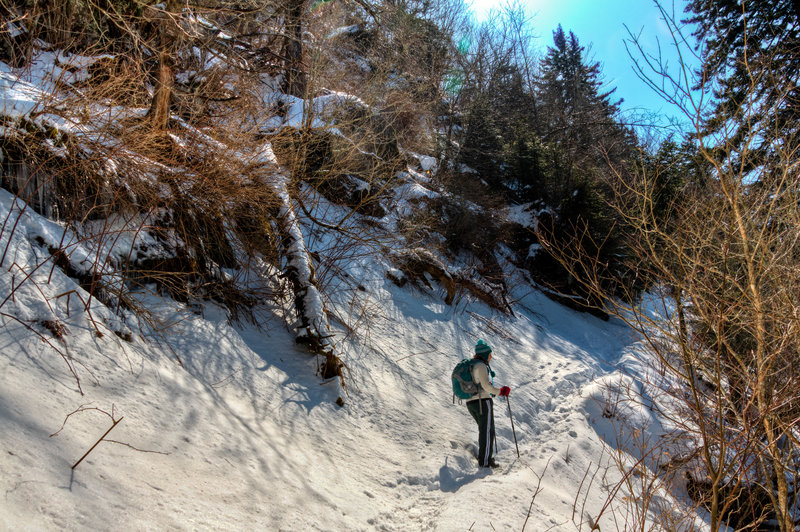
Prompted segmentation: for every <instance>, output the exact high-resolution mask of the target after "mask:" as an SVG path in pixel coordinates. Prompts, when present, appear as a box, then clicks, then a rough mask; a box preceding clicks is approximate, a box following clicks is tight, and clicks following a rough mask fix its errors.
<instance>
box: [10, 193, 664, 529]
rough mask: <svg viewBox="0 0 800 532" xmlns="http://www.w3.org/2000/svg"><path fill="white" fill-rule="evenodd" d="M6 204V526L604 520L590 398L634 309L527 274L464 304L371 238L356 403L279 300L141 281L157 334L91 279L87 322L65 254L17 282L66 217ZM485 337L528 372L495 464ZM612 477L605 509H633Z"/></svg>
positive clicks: (506, 378)
mask: <svg viewBox="0 0 800 532" xmlns="http://www.w3.org/2000/svg"><path fill="white" fill-rule="evenodd" d="M11 205H12V197H11V195H9V194H8V193H7V192H5V191H2V190H0V220H5V221H7V223H6V225H5V226H4V228H3V230H2V236H1V237H0V251H3V250H5V249H6V248H7V247H8V250H9V251H8V253H7V254H6V258H5V262H4V263H3V265H2V273H0V302H2V306H0V312H2V315H0V324H2V327H0V472H2V474H0V492H2V497H0V529H7V530H19V529H31V530H59V529H81V530H112V529H114V530H120V529H123V530H143V529H152V530H207V529H217V530H268V529H269V530H415V531H416V530H443V531H444V530H468V529H469V530H520V529H522V528H523V527H525V530H577V529H585V530H588V529H589V528H590V525H589V524H588V523H589V522H590V521H593V520H594V519H595V518H596V516H597V515H598V514H600V513H601V511H603V507H604V505H605V503H606V500H607V497H608V496H609V488H610V487H611V486H613V485H614V483H615V482H616V480H617V479H618V478H619V473H617V471H616V468H615V467H614V464H613V461H611V460H610V456H611V455H610V454H609V453H608V452H606V451H604V448H605V447H604V445H603V443H602V440H601V437H600V436H601V435H602V433H608V431H609V430H610V428H612V424H611V423H610V420H609V419H606V418H604V417H603V416H602V412H603V408H604V406H603V404H602V402H600V403H598V402H597V401H595V399H594V398H595V397H601V396H602V393H601V392H599V391H598V390H599V388H598V386H597V384H596V383H597V382H598V379H603V378H606V379H607V378H609V375H614V374H616V372H618V366H617V364H618V362H619V361H620V360H622V359H623V357H631V356H635V355H636V353H637V351H636V347H637V346H636V343H635V338H633V336H632V334H631V332H630V330H629V329H627V328H626V327H625V326H623V325H622V324H621V323H620V322H615V321H610V322H603V321H601V320H598V319H596V318H594V317H591V316H588V315H583V314H578V313H576V312H573V311H571V310H568V309H565V308H564V307H561V306H559V305H557V304H555V303H553V302H552V301H550V300H548V299H547V298H545V297H543V296H542V295H541V294H539V293H538V292H536V291H533V290H530V288H528V291H527V292H526V293H517V294H515V296H516V297H517V298H518V301H517V303H516V304H515V306H514V309H515V313H516V315H515V316H513V317H512V316H504V315H500V314H497V313H493V312H492V311H490V310H489V309H488V307H486V306H484V305H483V304H480V303H476V302H470V301H467V300H461V301H457V303H456V304H455V305H453V306H448V305H445V304H444V303H443V302H442V300H441V299H442V298H441V297H440V296H441V294H437V293H434V292H422V291H419V290H417V289H415V288H411V287H405V288H399V287H397V286H395V285H394V284H392V283H391V282H389V281H388V280H387V279H386V275H385V274H386V270H387V268H388V264H386V263H384V262H383V260H382V259H380V258H377V257H374V256H373V258H362V259H361V260H359V261H354V262H352V263H351V268H352V269H351V270H350V273H349V275H350V279H358V280H359V281H358V284H360V285H361V287H363V290H357V292H358V294H360V295H359V297H360V298H362V299H361V301H362V303H361V306H362V308H364V309H366V310H365V313H366V315H367V316H368V317H369V321H368V322H367V323H364V324H363V325H362V326H361V328H360V329H359V336H357V337H356V336H350V337H348V338H345V335H344V334H343V333H344V332H345V331H344V330H342V327H341V326H339V329H338V330H337V332H338V333H339V334H338V335H337V349H338V350H339V352H340V353H341V354H342V357H343V360H344V361H345V362H346V363H347V365H348V369H349V372H348V374H347V376H348V380H347V391H348V394H349V396H348V397H347V402H346V403H345V406H344V407H341V408H340V407H338V406H336V404H335V403H334V399H335V398H336V394H337V390H336V386H335V384H332V383H322V384H321V383H320V381H319V379H318V378H317V377H315V376H314V370H315V368H314V361H313V359H311V358H309V357H308V355H306V354H305V353H304V352H303V351H302V350H301V349H300V348H298V347H296V346H295V345H294V343H293V339H292V338H293V337H292V335H291V334H290V333H289V332H288V331H287V330H286V328H285V326H284V325H283V323H284V321H283V320H282V319H281V313H282V309H279V308H264V309H263V310H262V314H261V316H262V317H263V323H262V325H263V326H262V328H261V329H257V328H255V327H248V326H232V325H231V324H230V323H229V322H228V320H227V317H226V315H225V313H224V312H223V311H222V310H221V309H219V308H217V307H215V306H213V305H210V304H209V305H207V306H206V307H205V308H204V309H203V312H202V314H195V313H194V312H191V311H190V310H189V309H187V308H185V307H183V306H182V305H180V304H177V303H175V302H172V301H170V300H161V299H157V298H155V297H153V296H143V297H147V298H148V299H147V300H146V303H147V305H148V307H149V308H150V309H151V310H152V312H153V316H154V318H155V319H156V321H157V323H159V324H161V325H163V330H162V331H161V332H160V333H159V334H155V332H154V329H152V328H151V327H139V324H138V323H137V322H136V320H135V319H133V318H132V317H128V318H127V321H126V318H124V317H123V318H120V317H119V316H117V315H115V314H114V313H112V312H111V311H110V310H109V309H107V308H105V307H103V305H102V304H100V302H99V301H96V300H95V301H93V302H92V306H91V318H92V319H93V320H94V324H93V323H92V321H90V319H89V317H90V316H89V314H87V313H86V312H84V311H83V304H82V303H81V302H80V299H79V297H78V296H79V295H80V296H82V297H83V298H84V300H85V299H86V298H87V296H86V293H85V292H83V291H82V290H81V289H80V288H79V287H78V286H77V285H76V284H75V282H74V281H73V280H72V279H70V278H68V277H66V276H65V275H64V274H63V273H62V272H61V270H59V269H58V268H55V269H54V270H53V272H52V276H51V272H50V270H51V268H50V264H49V263H48V264H47V265H46V266H45V267H43V268H40V269H39V270H38V271H36V272H34V273H33V274H32V275H31V276H30V278H28V279H27V280H26V281H25V282H24V283H23V282H22V280H23V278H24V277H25V276H26V275H27V274H26V273H23V272H28V273H30V270H31V269H32V267H33V266H34V265H35V264H39V263H41V261H42V259H43V258H44V257H46V256H47V255H48V253H47V252H46V250H44V249H42V248H41V247H39V246H38V245H37V244H36V242H35V240H31V237H32V236H34V235H37V234H42V232H43V231H47V230H53V224H52V222H49V221H47V220H45V219H44V218H41V217H39V216H38V215H36V214H35V213H33V212H32V211H31V210H29V209H28V210H26V211H25V214H24V215H22V217H21V218H19V223H16V220H17V217H18V212H15V213H12V215H11V216H10V217H9V209H10V208H11ZM12 227H13V231H12V230H11V228H12ZM48 228H49V229H48ZM9 239H11V240H9ZM48 281H49V282H48ZM519 286H523V285H522V284H520V285H519ZM70 292H71V294H70V295H69V296H67V295H63V294H67V293H70ZM12 293H13V295H12ZM7 296H8V297H7ZM58 296H62V297H58ZM48 302H49V304H48ZM68 305H69V308H68ZM341 311H342V312H344V310H343V309H342V310H341ZM54 323H61V324H63V327H64V328H63V333H59V334H60V335H61V336H62V339H58V338H56V337H55V336H54V333H53V330H54V329H55V330H58V329H57V327H54V325H53V324H54ZM333 325H334V327H337V324H336V323H335V322H334V323H333ZM114 331H117V333H116V334H115V332H114ZM141 331H150V332H149V333H146V335H145V336H142V335H141V334H140V332H141ZM126 332H132V333H133V334H132V335H127V334H126ZM43 338H45V339H47V341H49V342H50V344H51V345H48V344H47V343H45V342H44V341H43ZM478 338H484V339H486V340H487V341H488V342H489V343H490V344H491V345H492V346H493V347H494V352H495V357H494V360H493V369H494V370H495V371H496V372H497V377H496V383H497V384H503V385H506V384H507V385H509V386H511V390H512V391H511V397H510V401H509V403H508V404H506V402H505V401H504V400H501V399H496V400H495V407H496V422H497V428H498V433H497V436H498V442H497V443H498V448H499V454H498V461H499V462H500V464H501V467H499V468H497V469H494V470H488V469H480V468H478V467H477V462H476V460H475V458H474V457H473V453H474V447H475V440H476V432H477V429H476V426H475V424H474V422H473V421H472V419H471V418H470V416H469V414H468V413H467V410H466V407H465V406H463V405H458V404H453V401H452V395H451V391H450V371H451V369H452V367H453V366H454V365H455V363H456V362H457V361H458V360H460V359H461V358H462V357H465V356H471V353H472V347H473V345H474V343H475V341H476V340H477V339H478ZM178 360H180V361H181V363H182V365H181V364H179V362H178ZM73 373H74V374H73ZM76 375H77V377H78V378H79V379H80V381H79V383H80V384H78V381H77V380H76ZM81 390H82V393H81ZM509 406H510V408H511V412H512V413H513V422H514V425H513V426H514V429H513V430H512V425H511V420H510V419H509ZM113 421H118V422H119V423H118V424H117V425H116V426H115V427H114V428H113V430H112V431H111V432H110V433H109V434H108V435H107V436H106V438H105V441H103V442H102V443H100V444H99V445H98V446H97V447H96V448H94V450H92V451H91V453H89V455H88V456H87V457H86V459H85V460H83V462H81V463H80V464H79V465H78V466H77V467H75V468H74V469H71V467H72V466H73V464H75V463H76V462H77V461H78V460H79V459H80V458H81V456H83V455H84V453H85V452H86V451H87V450H89V449H90V447H91V446H92V445H93V444H94V443H95V442H96V441H97V440H98V439H99V438H100V437H101V436H102V435H103V434H104V433H105V432H106V430H108V429H109V427H111V426H112V422H113ZM514 432H515V433H516V441H517V443H518V445H519V453H520V456H519V457H517V452H516V448H515V438H514ZM599 433H600V434H599ZM609 441H611V439H609ZM537 487H538V491H537ZM616 495H617V503H616V504H615V505H614V506H612V508H614V509H615V512H614V513H612V510H611V509H606V510H605V511H604V513H603V518H602V519H601V523H606V524H604V525H602V526H603V528H602V529H603V530H607V529H609V528H612V529H613V528H619V529H624V528H626V525H631V524H633V523H634V522H635V516H633V515H631V514H629V513H625V511H624V509H622V508H624V506H625V505H624V503H623V502H622V501H623V500H624V497H625V496H626V493H625V492H624V491H620V492H617V493H616ZM670 504H671V503H670Z"/></svg>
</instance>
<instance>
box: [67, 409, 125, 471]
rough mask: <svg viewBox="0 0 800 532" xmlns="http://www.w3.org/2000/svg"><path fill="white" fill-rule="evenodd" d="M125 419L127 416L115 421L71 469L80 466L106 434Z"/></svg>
mask: <svg viewBox="0 0 800 532" xmlns="http://www.w3.org/2000/svg"><path fill="white" fill-rule="evenodd" d="M123 419H125V418H122V417H121V418H119V419H118V420H116V421H114V423H113V424H112V425H111V427H109V429H108V430H107V431H106V432H105V434H103V435H102V436H100V439H99V440H97V441H96V442H95V443H94V445H92V447H91V448H90V449H89V450H88V451H86V454H84V455H83V456H81V458H80V460H78V461H77V462H75V463H74V464H73V466H72V468H71V469H75V468H76V467H78V464H80V463H81V462H83V459H84V458H86V457H87V456H89V453H91V452H92V451H94V448H95V447H97V446H98V445H100V442H101V441H103V438H105V437H106V436H108V433H109V432H111V431H112V430H113V429H114V427H116V426H117V425H119V422H120V421H122V420H123Z"/></svg>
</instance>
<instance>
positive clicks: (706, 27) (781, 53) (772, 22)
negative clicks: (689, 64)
mask: <svg viewBox="0 0 800 532" xmlns="http://www.w3.org/2000/svg"><path fill="white" fill-rule="evenodd" d="M686 11H687V12H688V13H690V17H689V19H688V21H687V22H689V23H691V24H695V25H696V27H697V30H696V31H695V33H694V36H695V37H696V38H697V40H698V42H702V43H704V44H705V46H704V47H703V55H702V61H703V64H702V67H701V71H702V72H701V73H702V78H701V79H704V80H713V82H714V83H715V85H714V97H715V108H714V109H713V113H712V115H711V117H710V119H708V120H707V121H706V122H705V124H704V126H705V130H704V131H703V132H702V133H703V135H704V136H705V137H706V138H709V139H711V140H710V141H711V142H712V143H713V142H714V140H713V139H714V138H715V137H719V136H720V134H721V133H724V134H725V137H726V138H727V140H728V142H726V144H725V145H720V146H719V148H720V149H722V150H726V151H729V150H733V152H734V153H736V154H737V158H738V162H739V164H742V165H743V166H744V167H745V169H746V170H748V171H749V170H750V169H753V168H757V167H763V166H764V165H766V166H769V165H775V164H779V162H778V161H779V160H780V158H781V157H780V155H779V154H777V153H776V145H775V141H776V139H781V140H780V142H779V143H778V144H779V146H778V147H777V150H778V151H784V152H785V151H786V148H787V146H786V142H787V141H789V142H790V143H791V146H790V147H791V149H790V151H794V150H795V149H796V147H797V142H798V141H797V138H798V133H800V107H798V103H800V48H799V47H800V3H799V2H797V1H796V0H794V1H793V0H774V1H769V2H763V1H758V0H746V1H744V2H732V1H727V0H726V1H723V0H692V1H691V2H690V3H689V4H688V6H687V8H686ZM727 131H732V132H733V134H728V133H727ZM755 132H757V134H754V133H755Z"/></svg>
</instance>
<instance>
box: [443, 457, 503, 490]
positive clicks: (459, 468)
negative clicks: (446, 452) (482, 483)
mask: <svg viewBox="0 0 800 532" xmlns="http://www.w3.org/2000/svg"><path fill="white" fill-rule="evenodd" d="M449 459H450V457H445V459H444V465H443V466H442V467H440V468H439V489H441V490H442V491H444V492H448V493H455V492H457V491H458V490H459V489H460V488H461V487H462V486H465V485H467V484H469V483H470V482H472V481H473V480H477V479H479V478H484V477H486V476H488V475H491V473H492V471H491V469H489V468H486V467H480V468H478V470H477V471H469V470H467V469H471V468H472V467H474V466H472V465H470V466H469V467H465V465H466V464H464V463H461V462H462V460H459V459H458V458H456V459H455V462H456V464H457V465H456V466H451V465H449V464H448V461H449Z"/></svg>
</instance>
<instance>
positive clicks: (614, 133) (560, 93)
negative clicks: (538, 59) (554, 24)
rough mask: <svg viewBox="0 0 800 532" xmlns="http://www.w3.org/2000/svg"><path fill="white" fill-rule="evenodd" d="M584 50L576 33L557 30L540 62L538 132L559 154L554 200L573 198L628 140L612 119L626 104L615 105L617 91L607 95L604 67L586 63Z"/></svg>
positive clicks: (553, 179) (552, 186)
mask: <svg viewBox="0 0 800 532" xmlns="http://www.w3.org/2000/svg"><path fill="white" fill-rule="evenodd" d="M584 50H585V49H584V47H583V46H581V45H580V43H579V42H578V38H577V37H576V36H575V34H574V33H572V32H571V31H570V32H569V34H566V33H565V32H564V30H563V29H562V28H561V25H559V26H558V28H556V30H555V31H554V32H553V46H551V47H549V48H548V50H547V55H546V56H545V58H544V60H543V61H542V76H541V80H540V84H539V97H540V99H541V104H540V109H541V117H542V119H541V122H540V123H539V124H538V130H539V134H540V136H541V137H542V138H543V139H544V140H545V141H546V142H548V143H549V144H551V145H553V146H554V147H555V148H556V149H557V153H558V155H557V157H558V159H557V160H555V161H553V165H552V170H553V175H551V179H550V183H549V188H550V194H551V196H550V198H548V199H550V201H553V200H554V199H555V198H558V197H563V196H564V195H567V194H570V193H572V192H573V191H574V187H575V186H576V185H577V184H579V183H580V182H581V181H584V180H585V179H587V178H589V175H590V174H591V173H592V171H593V168H592V167H594V166H596V165H597V164H598V162H599V161H602V160H604V158H605V157H606V156H607V155H611V154H610V153H609V152H610V151H612V150H613V151H615V152H616V151H619V150H618V146H619V142H620V141H621V140H624V137H625V132H624V130H623V129H622V128H621V127H620V126H619V124H617V123H616V122H615V119H614V116H615V115H616V113H617V112H618V111H619V105H620V103H621V102H622V100H619V101H616V102H613V101H612V100H611V95H612V94H613V93H614V91H615V90H616V89H611V90H606V91H604V90H603V83H602V79H601V72H600V64H599V63H597V62H595V63H587V62H586V59H585V57H584ZM615 158H616V157H615Z"/></svg>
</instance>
